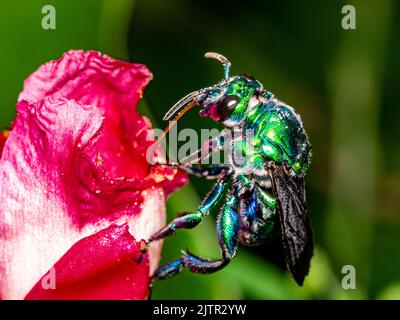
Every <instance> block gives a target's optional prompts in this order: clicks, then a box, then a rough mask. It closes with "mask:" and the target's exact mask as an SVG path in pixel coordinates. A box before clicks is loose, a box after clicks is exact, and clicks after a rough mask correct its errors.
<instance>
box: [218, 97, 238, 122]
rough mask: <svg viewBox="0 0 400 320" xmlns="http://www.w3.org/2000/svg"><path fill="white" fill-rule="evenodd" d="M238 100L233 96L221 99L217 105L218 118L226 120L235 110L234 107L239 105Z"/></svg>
mask: <svg viewBox="0 0 400 320" xmlns="http://www.w3.org/2000/svg"><path fill="white" fill-rule="evenodd" d="M239 101H240V98H239V97H238V96H235V95H228V96H225V97H223V98H222V100H221V101H220V102H218V105H217V112H218V115H219V116H220V118H221V120H224V119H226V118H227V117H229V116H230V114H231V113H232V111H233V109H235V107H236V105H237V104H238V103H239Z"/></svg>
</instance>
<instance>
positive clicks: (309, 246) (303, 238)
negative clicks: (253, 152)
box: [268, 165, 313, 286]
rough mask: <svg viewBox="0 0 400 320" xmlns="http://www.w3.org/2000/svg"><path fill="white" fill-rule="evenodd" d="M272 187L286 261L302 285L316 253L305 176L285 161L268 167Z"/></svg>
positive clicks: (294, 276)
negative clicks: (296, 174) (288, 166)
mask: <svg viewBox="0 0 400 320" xmlns="http://www.w3.org/2000/svg"><path fill="white" fill-rule="evenodd" d="M268 174H269V176H270V179H271V187H272V191H273V193H274V195H275V196H276V197H277V199H278V207H277V210H278V215H279V220H280V225H281V233H282V241H283V247H284V249H285V256H286V264H287V266H288V269H289V271H290V273H291V274H292V276H293V278H294V279H295V280H296V282H297V283H298V284H299V285H300V286H301V285H302V284H303V281H304V277H305V276H306V275H307V274H308V270H309V268H310V260H311V257H312V254H313V236H312V230H311V226H310V218H309V215H308V210H307V207H306V202H305V183H304V177H298V176H293V175H291V174H290V173H289V171H288V169H286V167H285V166H284V165H275V166H274V167H272V168H268Z"/></svg>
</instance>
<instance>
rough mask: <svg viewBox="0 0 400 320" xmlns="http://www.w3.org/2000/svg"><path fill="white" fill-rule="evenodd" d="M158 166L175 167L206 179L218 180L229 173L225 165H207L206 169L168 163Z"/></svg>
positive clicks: (191, 165)
mask: <svg viewBox="0 0 400 320" xmlns="http://www.w3.org/2000/svg"><path fill="white" fill-rule="evenodd" d="M157 164H159V165H165V166H169V167H176V168H179V169H181V170H182V171H184V172H186V173H187V174H190V175H193V176H196V177H199V178H206V179H218V178H220V177H221V176H223V175H225V174H227V173H228V172H230V170H231V169H230V168H229V166H227V165H207V166H206V167H201V166H194V165H193V164H188V165H185V164H181V163H177V162H169V163H157Z"/></svg>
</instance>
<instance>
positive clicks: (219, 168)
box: [149, 52, 313, 285]
mask: <svg viewBox="0 0 400 320" xmlns="http://www.w3.org/2000/svg"><path fill="white" fill-rule="evenodd" d="M205 57H207V58H215V59H217V60H219V61H220V62H221V63H222V64H223V66H224V71H225V78H224V79H223V80H222V81H220V82H219V83H217V84H216V85H213V86H211V87H208V88H205V89H201V90H198V91H195V92H192V93H190V94H188V95H187V96H185V97H184V98H183V99H181V100H180V101H179V102H178V103H176V104H175V105H174V106H173V107H172V108H171V110H169V111H168V113H167V114H166V115H165V117H164V120H168V119H170V118H171V117H172V116H173V115H174V114H175V113H177V112H178V111H180V110H182V109H183V110H182V111H181V112H180V113H179V114H178V116H177V117H176V118H175V122H176V121H177V119H179V118H180V117H181V116H182V115H183V113H185V112H186V111H187V110H189V109H190V108H191V107H193V106H195V105H197V106H200V107H201V110H200V115H201V116H203V117H210V118H212V119H214V120H215V121H217V122H220V123H222V124H223V125H224V126H225V130H224V131H223V133H222V134H221V135H220V136H218V137H216V138H214V139H211V140H209V141H208V142H207V143H206V148H202V149H201V150H198V151H197V152H196V154H195V157H194V158H193V157H192V159H191V160H190V161H189V162H188V161H183V163H168V164H167V165H169V166H175V167H179V168H180V169H182V170H184V171H185V172H187V173H189V174H193V175H196V176H199V177H203V178H206V179H217V182H216V184H215V185H214V186H213V187H212V189H211V191H210V192H209V193H208V194H207V196H206V197H205V199H204V200H203V202H202V203H201V205H200V206H199V207H198V208H197V211H195V212H187V213H184V214H182V215H180V216H178V217H177V218H175V219H174V220H173V221H172V222H170V223H169V224H168V225H167V226H165V227H164V228H162V229H161V230H159V231H158V232H156V233H155V234H153V235H152V236H151V238H150V239H149V242H151V241H155V240H159V239H162V238H164V237H166V236H169V235H171V234H173V233H174V232H175V231H176V230H177V229H181V228H184V229H190V228H193V227H195V226H196V225H198V224H199V223H200V222H201V221H202V219H203V218H204V217H205V216H207V215H208V213H209V211H210V209H211V208H213V207H214V206H216V205H217V203H218V202H219V200H221V198H222V197H223V195H224V194H225V193H226V200H225V202H224V204H223V206H222V208H221V210H220V213H219V216H218V221H217V233H218V242H219V245H220V248H221V252H222V259H218V260H208V259H203V258H200V257H197V256H195V255H193V254H191V253H189V252H184V253H183V256H182V258H180V259H178V260H175V261H173V262H171V263H168V264H166V265H164V266H162V267H160V268H159V269H158V270H156V272H155V273H154V275H153V280H158V279H166V278H169V277H171V276H173V275H175V274H177V273H179V272H180V271H182V270H183V268H184V267H186V268H188V269H189V270H190V271H191V272H195V273H201V274H207V273H212V272H215V271H218V270H220V269H221V268H223V267H225V266H226V265H227V264H228V263H229V262H230V261H231V259H232V258H234V257H235V255H236V250H237V246H238V243H239V242H240V243H242V244H245V245H250V246H255V245H260V244H262V243H265V242H266V241H268V240H270V239H272V238H273V237H275V236H280V237H281V239H282V243H283V248H284V251H285V257H286V264H287V267H288V270H289V272H290V273H291V275H292V276H293V278H294V279H295V281H296V282H297V283H298V284H299V285H302V284H303V281H304V278H305V276H306V275H307V273H308V270H309V266H310V260H311V256H312V252H313V237H312V231H311V227H310V219H309V214H308V211H307V208H306V198H305V183H304V176H305V174H306V172H307V170H308V167H309V164H310V159H311V145H310V143H309V141H308V137H307V134H306V132H305V130H304V128H303V125H302V122H301V119H300V116H299V115H298V114H296V112H295V111H294V110H293V108H291V107H289V106H288V105H286V104H284V103H283V102H281V101H279V100H277V99H275V98H274V96H273V95H272V94H271V93H270V92H268V91H266V90H264V89H263V86H262V85H261V83H260V82H259V81H257V80H255V79H254V78H253V77H250V76H246V75H239V76H233V77H230V76H229V69H230V62H229V61H228V60H227V59H226V58H225V57H223V56H222V55H220V54H217V53H212V52H209V53H206V54H205ZM170 127H171V125H170V126H169V127H168V129H167V130H166V132H167V131H168V130H169V128H170ZM249 130H251V132H252V133H253V136H252V138H251V140H250V141H251V145H250V147H249V145H248V144H245V143H243V141H247V140H246V138H247V137H246V134H247V132H249ZM227 132H228V133H232V135H233V136H234V133H236V138H234V139H232V140H229V139H228V141H229V142H228V143H229V144H230V148H231V150H232V153H231V154H235V153H239V154H241V155H242V156H243V159H244V161H241V163H240V164H237V163H235V160H234V157H233V156H232V155H231V156H230V157H229V160H228V161H227V164H222V165H204V164H201V160H203V159H204V158H205V157H207V156H209V155H210V154H211V153H212V152H215V151H219V150H222V149H223V148H224V147H226V143H227V139H226V137H227V136H226V133H227ZM237 136H239V139H237ZM205 149H206V152H205Z"/></svg>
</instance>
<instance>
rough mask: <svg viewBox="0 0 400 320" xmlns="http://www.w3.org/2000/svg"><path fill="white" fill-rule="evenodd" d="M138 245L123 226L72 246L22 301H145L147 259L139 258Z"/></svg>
mask: <svg viewBox="0 0 400 320" xmlns="http://www.w3.org/2000/svg"><path fill="white" fill-rule="evenodd" d="M142 245H143V244H142V243H138V242H135V239H134V238H133V237H132V236H131V234H130V233H129V231H128V226H127V225H122V226H117V225H111V226H110V227H108V228H106V229H103V230H101V231H99V232H98V233H96V234H94V235H91V236H88V237H85V238H83V239H81V240H79V241H78V242H77V243H75V244H74V245H73V246H72V247H71V249H69V250H68V252H67V253H66V254H64V256H63V257H62V258H61V259H60V260H58V261H57V263H56V264H55V265H54V266H53V269H52V270H51V271H49V272H48V273H47V274H46V275H45V276H44V277H43V278H42V279H40V281H38V283H37V284H36V285H35V286H34V287H33V289H32V290H31V291H30V292H29V293H28V295H27V296H26V297H25V299H80V298H84V299H145V298H146V297H147V294H148V276H147V273H148V256H147V255H144V256H143V257H142V251H141V250H143V248H141V246H142ZM134 259H136V260H138V259H140V260H138V261H139V262H140V263H138V262H136V261H134ZM52 277H53V278H52ZM52 281H54V283H52ZM52 286H53V287H52Z"/></svg>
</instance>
